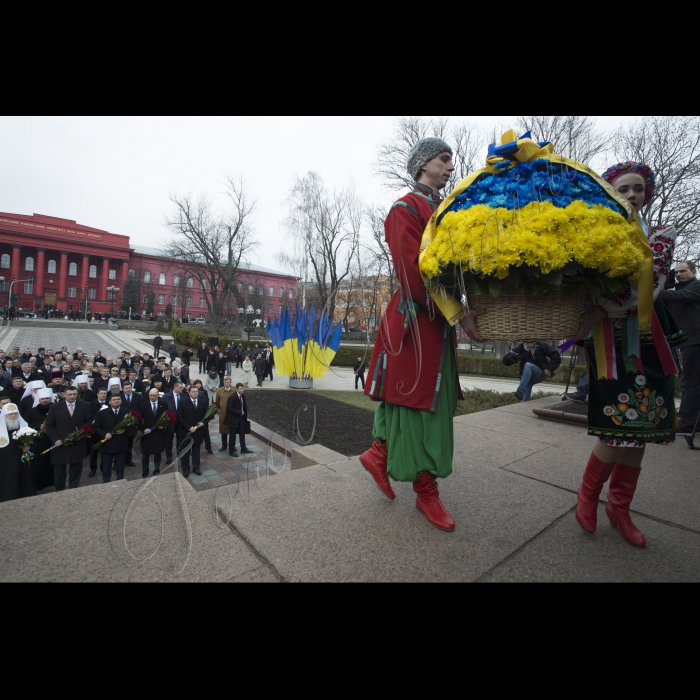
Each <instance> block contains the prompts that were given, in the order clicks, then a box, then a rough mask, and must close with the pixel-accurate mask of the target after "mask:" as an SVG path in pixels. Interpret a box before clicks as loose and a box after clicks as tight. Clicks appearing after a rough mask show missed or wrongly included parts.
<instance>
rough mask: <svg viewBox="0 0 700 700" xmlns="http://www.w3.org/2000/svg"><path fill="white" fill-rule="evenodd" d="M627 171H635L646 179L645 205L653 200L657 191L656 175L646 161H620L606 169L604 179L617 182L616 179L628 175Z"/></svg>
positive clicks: (613, 182) (611, 182) (612, 182)
mask: <svg viewBox="0 0 700 700" xmlns="http://www.w3.org/2000/svg"><path fill="white" fill-rule="evenodd" d="M627 173H634V174H635V175H641V176H642V177H643V178H644V181H645V182H646V183H647V189H646V192H645V194H644V206H646V205H647V204H649V202H651V199H652V197H653V196H654V192H656V175H654V171H653V170H652V169H651V168H650V167H649V166H648V165H645V164H644V163H636V162H635V161H633V160H628V161H625V162H624V163H618V164H617V165H613V166H612V168H608V170H606V172H605V175H603V180H605V181H606V182H609V183H610V184H611V185H613V184H615V180H617V179H618V178H620V177H622V176H623V175H626V174H627Z"/></svg>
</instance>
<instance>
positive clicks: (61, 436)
mask: <svg viewBox="0 0 700 700" xmlns="http://www.w3.org/2000/svg"><path fill="white" fill-rule="evenodd" d="M74 405H75V408H74V410H73V416H72V417H71V415H70V411H69V410H68V404H67V403H66V402H65V401H62V402H61V403H58V404H53V406H51V410H50V411H49V416H48V418H47V419H46V435H47V436H48V438H49V440H50V441H51V444H52V445H55V444H56V443H57V442H58V441H59V440H65V438H67V437H68V435H70V433H72V432H73V431H74V430H76V429H77V428H82V427H83V426H84V425H90V423H92V414H91V412H90V406H89V405H88V404H86V403H85V402H84V401H80V400H77V401H76V402H75V404H74ZM88 449H89V442H88V441H87V440H81V441H80V442H78V443H76V444H75V445H70V446H67V447H66V446H63V447H59V448H57V449H55V450H54V451H53V452H51V464H53V467H54V481H55V483H56V491H63V490H64V489H65V488H66V465H69V476H68V488H70V489H77V488H78V486H80V478H81V477H82V475H83V460H84V459H85V458H86V457H87V451H88Z"/></svg>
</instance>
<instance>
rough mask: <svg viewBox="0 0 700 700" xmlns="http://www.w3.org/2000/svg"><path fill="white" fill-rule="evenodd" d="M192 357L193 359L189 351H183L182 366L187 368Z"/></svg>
mask: <svg viewBox="0 0 700 700" xmlns="http://www.w3.org/2000/svg"><path fill="white" fill-rule="evenodd" d="M192 357H193V354H192V353H191V352H190V351H189V350H185V351H184V352H183V353H182V364H183V365H187V366H188V367H189V366H190V362H192Z"/></svg>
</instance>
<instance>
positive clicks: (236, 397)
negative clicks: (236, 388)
mask: <svg viewBox="0 0 700 700" xmlns="http://www.w3.org/2000/svg"><path fill="white" fill-rule="evenodd" d="M241 399H243V403H242V405H241ZM247 421H248V399H247V398H246V396H245V394H243V395H241V394H239V393H238V392H236V393H235V394H233V395H232V396H231V397H229V400H228V403H227V404H226V417H225V418H224V425H226V426H228V427H229V428H231V441H230V443H229V450H228V452H229V454H230V455H231V456H232V457H233V455H234V453H235V452H236V435H238V437H239V439H240V441H241V452H245V451H246V449H247V447H246V445H245V428H246V423H247Z"/></svg>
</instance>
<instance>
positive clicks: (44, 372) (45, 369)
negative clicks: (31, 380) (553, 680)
mask: <svg viewBox="0 0 700 700" xmlns="http://www.w3.org/2000/svg"><path fill="white" fill-rule="evenodd" d="M51 372H53V367H52V366H51V365H48V366H47V365H42V366H41V367H39V372H38V373H39V375H40V376H41V379H42V381H43V382H44V383H45V384H51Z"/></svg>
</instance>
